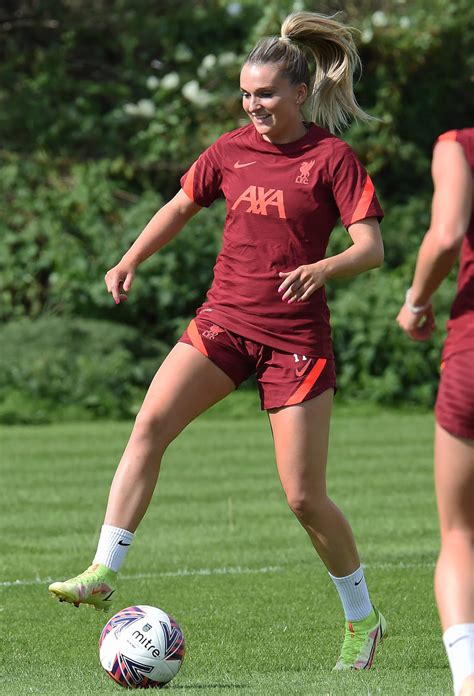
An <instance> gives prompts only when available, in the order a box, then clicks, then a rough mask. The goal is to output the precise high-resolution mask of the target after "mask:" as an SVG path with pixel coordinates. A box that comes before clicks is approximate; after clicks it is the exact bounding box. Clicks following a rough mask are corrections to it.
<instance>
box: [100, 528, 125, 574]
mask: <svg viewBox="0 0 474 696" xmlns="http://www.w3.org/2000/svg"><path fill="white" fill-rule="evenodd" d="M133 536H134V535H133V534H132V532H129V531H127V530H126V529H120V527H112V526H111V525H110V524H103V525H102V529H101V531H100V537H99V543H98V545H97V551H96V553H95V557H94V561H93V562H94V563H102V565H105V566H107V568H110V569H111V570H115V572H117V571H118V570H120V566H121V565H122V563H123V562H124V560H125V556H126V555H127V553H128V549H129V546H130V544H131V543H132V541H133Z"/></svg>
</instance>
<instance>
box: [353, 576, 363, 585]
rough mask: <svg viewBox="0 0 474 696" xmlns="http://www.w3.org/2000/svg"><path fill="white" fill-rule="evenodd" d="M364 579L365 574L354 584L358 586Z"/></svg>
mask: <svg viewBox="0 0 474 696" xmlns="http://www.w3.org/2000/svg"><path fill="white" fill-rule="evenodd" d="M363 579H364V576H362V577H361V578H360V580H357V582H355V583H354V585H356V586H357V585H360V583H361V582H362V580H363Z"/></svg>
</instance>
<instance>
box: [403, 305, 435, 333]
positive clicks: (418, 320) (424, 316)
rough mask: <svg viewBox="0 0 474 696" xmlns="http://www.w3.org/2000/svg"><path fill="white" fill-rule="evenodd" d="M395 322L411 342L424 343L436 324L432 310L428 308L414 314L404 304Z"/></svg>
mask: <svg viewBox="0 0 474 696" xmlns="http://www.w3.org/2000/svg"><path fill="white" fill-rule="evenodd" d="M397 322H398V325H399V326H400V328H401V329H403V331H404V332H405V333H406V334H407V336H409V337H410V338H411V339H412V340H413V341H426V340H427V339H428V338H430V336H431V334H432V333H433V331H434V330H435V327H436V322H435V317H434V312H433V308H432V307H431V306H430V307H428V309H427V310H426V311H425V312H422V313H421V314H414V313H413V312H412V311H411V310H410V308H409V307H407V305H406V304H404V305H403V307H402V308H401V310H400V312H399V313H398V316H397Z"/></svg>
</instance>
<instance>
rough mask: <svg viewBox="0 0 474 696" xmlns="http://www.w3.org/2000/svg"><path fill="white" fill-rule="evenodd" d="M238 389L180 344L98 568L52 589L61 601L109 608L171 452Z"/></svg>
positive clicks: (111, 517) (115, 491)
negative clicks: (182, 435)
mask: <svg viewBox="0 0 474 696" xmlns="http://www.w3.org/2000/svg"><path fill="white" fill-rule="evenodd" d="M234 389H235V384H234V382H233V381H232V380H231V379H230V377H228V376H227V375H226V374H225V372H223V371H222V370H221V369H220V368H219V367H217V365H215V364H214V363H213V362H212V361H211V360H209V359H208V358H207V357H205V356H204V355H202V354H201V353H200V352H199V351H198V350H197V349H196V348H194V347H193V346H190V345H188V344H185V343H178V344H177V345H176V346H175V347H174V348H173V350H172V351H171V352H170V354H169V355H168V357H167V358H166V359H165V360H164V362H163V364H162V365H161V367H160V369H159V370H158V372H157V373H156V375H155V377H154V379H153V381H152V383H151V385H150V388H149V389H148V392H147V394H146V397H145V400H144V402H143V405H142V408H141V409H140V412H139V414H138V416H137V418H136V421H135V425H134V428H133V430H132V434H131V436H130V439H129V441H128V444H127V446H126V448H125V451H124V453H123V456H122V459H121V460H120V463H119V465H118V468H117V471H116V473H115V476H114V479H113V482H112V486H111V489H110V494H109V500H108V505H107V511H106V516H105V522H104V526H103V527H102V532H101V536H100V539H99V546H98V549H97V553H96V556H95V559H94V563H93V565H92V566H90V568H88V569H87V570H86V571H85V572H84V573H82V574H81V575H78V576H77V577H75V578H71V579H70V580H66V581H65V582H55V583H52V584H51V585H50V586H49V591H50V592H51V594H53V595H54V596H56V597H57V598H58V599H59V600H60V601H66V602H70V603H73V604H75V605H76V606H78V605H79V604H80V603H85V604H92V605H93V606H95V607H96V608H98V609H106V608H108V606H109V605H110V599H111V597H112V594H113V593H114V591H115V589H114V585H115V576H116V571H117V570H118V569H119V567H120V565H121V563H122V561H123V558H124V555H125V553H126V551H127V550H128V548H127V547H129V546H130V543H131V540H132V538H133V532H134V531H135V529H136V528H137V526H138V525H139V523H140V521H141V520H142V518H143V515H144V514H145V512H146V510H147V508H148V505H149V504H150V500H151V497H152V495H153V491H154V489H155V485H156V482H157V479H158V474H159V470H160V464H161V458H162V456H163V453H164V451H165V449H166V447H167V446H168V445H169V444H170V442H172V440H174V438H175V437H176V436H177V435H178V434H179V433H180V432H181V431H182V430H183V429H184V428H185V427H186V425H188V424H189V423H190V422H191V421H192V420H193V419H194V418H196V417H197V416H198V415H199V414H200V413H203V412H204V411H205V410H207V409H208V408H210V407H211V406H213V405H214V404H215V403H217V402H218V401H220V400H221V399H223V398H224V397H225V396H227V395H228V394H229V393H230V392H231V391H233V390H234Z"/></svg>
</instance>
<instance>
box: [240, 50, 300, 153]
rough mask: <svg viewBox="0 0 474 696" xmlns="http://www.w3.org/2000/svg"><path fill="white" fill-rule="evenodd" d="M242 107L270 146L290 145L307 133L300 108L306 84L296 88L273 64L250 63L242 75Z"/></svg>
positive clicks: (244, 68)
mask: <svg viewBox="0 0 474 696" xmlns="http://www.w3.org/2000/svg"><path fill="white" fill-rule="evenodd" d="M240 90H241V92H242V106H243V108H244V111H246V112H247V114H248V116H249V118H250V120H251V121H252V123H253V125H254V126H255V128H256V130H257V131H258V133H260V134H261V136H262V137H263V138H264V139H265V140H268V141H270V142H274V143H288V142H292V141H293V140H297V139H298V138H300V137H302V135H303V134H304V133H305V128H304V125H303V123H302V119H301V113H300V108H301V104H302V103H303V102H304V100H305V99H306V95H307V87H306V85H305V84H304V83H302V84H299V85H293V84H291V82H290V81H289V80H288V78H287V77H286V76H284V75H283V74H282V71H281V68H280V67H279V66H278V65H275V64H273V63H266V64H263V65H254V64H249V63H246V64H245V65H244V67H243V68H242V71H241V73H240Z"/></svg>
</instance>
